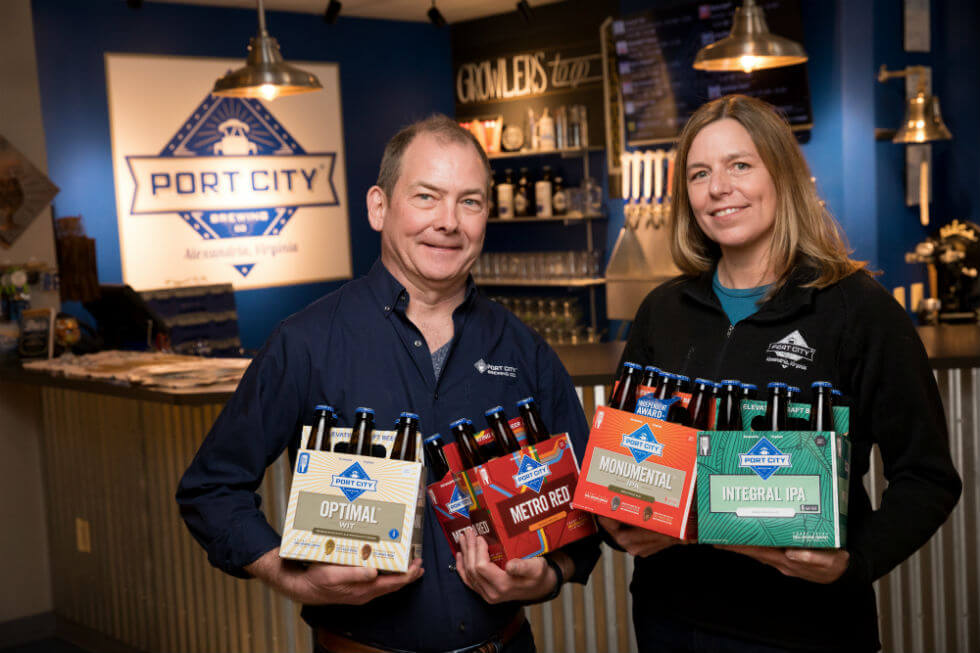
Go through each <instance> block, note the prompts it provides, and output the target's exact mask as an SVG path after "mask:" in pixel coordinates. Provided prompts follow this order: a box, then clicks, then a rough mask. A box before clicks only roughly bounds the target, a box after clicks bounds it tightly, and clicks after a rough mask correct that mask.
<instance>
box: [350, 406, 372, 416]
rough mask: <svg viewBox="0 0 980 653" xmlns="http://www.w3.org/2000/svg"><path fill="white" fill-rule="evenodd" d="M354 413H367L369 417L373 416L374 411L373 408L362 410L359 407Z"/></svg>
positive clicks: (362, 408)
mask: <svg viewBox="0 0 980 653" xmlns="http://www.w3.org/2000/svg"><path fill="white" fill-rule="evenodd" d="M354 412H355V413H368V414H370V415H374V409H373V408H364V407H363V406H361V407H359V408H358V409H357V410H355V411H354Z"/></svg>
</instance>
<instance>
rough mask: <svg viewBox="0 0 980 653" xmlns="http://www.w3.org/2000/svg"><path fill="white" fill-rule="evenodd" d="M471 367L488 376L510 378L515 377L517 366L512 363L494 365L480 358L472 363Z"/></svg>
mask: <svg viewBox="0 0 980 653" xmlns="http://www.w3.org/2000/svg"><path fill="white" fill-rule="evenodd" d="M473 367H475V368H476V371H477V372H479V373H480V374H487V375H489V376H506V377H509V378H512V379H516V378H517V368H516V367H514V366H513V365H496V364H494V363H488V362H486V361H485V360H483V359H482V358H481V359H480V360H478V361H477V362H475V363H473Z"/></svg>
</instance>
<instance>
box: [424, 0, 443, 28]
mask: <svg viewBox="0 0 980 653" xmlns="http://www.w3.org/2000/svg"><path fill="white" fill-rule="evenodd" d="M428 16H429V22H431V23H432V24H433V25H435V26H436V27H445V26H446V19H445V18H443V17H442V12H440V11H439V8H438V7H436V0H432V8H430V9H429V11H428Z"/></svg>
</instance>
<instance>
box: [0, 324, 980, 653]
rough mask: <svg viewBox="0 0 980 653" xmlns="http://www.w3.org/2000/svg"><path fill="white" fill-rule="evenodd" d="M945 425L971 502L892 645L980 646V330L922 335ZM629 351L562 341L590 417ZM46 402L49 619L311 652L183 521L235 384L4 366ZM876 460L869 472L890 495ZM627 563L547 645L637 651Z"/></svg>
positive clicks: (911, 595) (903, 614) (266, 491)
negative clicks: (170, 386) (184, 383)
mask: <svg viewBox="0 0 980 653" xmlns="http://www.w3.org/2000/svg"><path fill="white" fill-rule="evenodd" d="M919 333H920V336H921V338H922V340H923V343H924V344H925V347H926V350H927V352H928V353H929V357H930V360H931V362H932V365H933V367H934V369H935V370H936V377H937V381H938V383H939V386H940V391H941V394H942V397H943V402H944V405H945V406H946V411H947V419H948V421H949V425H950V441H951V448H952V451H953V459H954V463H955V464H956V466H957V468H958V469H959V470H960V472H961V474H962V475H963V478H964V488H965V490H964V495H963V498H962V500H961V501H960V504H959V506H958V507H957V508H956V511H955V512H954V513H953V515H952V517H951V518H950V519H949V521H948V522H947V524H946V525H945V526H944V527H943V529H942V530H941V531H940V532H939V534H937V536H936V537H934V538H933V539H932V540H931V541H930V543H929V544H928V545H927V546H926V547H924V548H923V549H922V550H921V551H920V552H919V553H917V554H916V555H915V556H913V557H912V558H911V559H910V560H908V561H907V562H906V563H904V564H903V565H902V566H900V567H899V568H898V569H896V570H895V571H893V572H892V573H891V574H889V575H888V576H886V577H885V578H883V579H882V580H881V581H879V584H878V603H879V615H880V620H881V636H882V642H883V644H884V646H885V650H887V651H905V650H908V651H917V650H942V651H958V650H962V651H970V650H974V651H975V650H980V626H978V624H977V620H978V617H977V615H978V613H980V609H978V605H977V595H976V587H977V586H978V584H980V583H978V578H980V570H978V568H977V566H976V565H973V564H972V563H969V562H968V561H970V560H976V559H978V558H980V528H978V522H977V519H976V515H977V513H978V511H980V484H978V483H977V482H976V477H977V472H978V468H980V419H978V415H980V383H978V374H980V369H978V368H980V327H978V326H975V325H955V326H953V325H943V326H938V327H922V328H920V329H919ZM623 347H624V343H622V342H617V343H601V344H592V345H576V346H558V347H556V351H557V352H558V354H559V357H560V358H561V360H562V361H563V363H564V364H565V367H566V368H567V369H568V371H569V373H570V374H571V376H572V378H573V380H574V381H575V384H576V387H577V390H578V391H579V393H580V398H581V399H582V403H583V406H584V408H585V411H586V413H587V414H588V415H589V416H590V417H591V414H592V412H593V410H594V407H595V406H596V405H599V404H602V403H605V396H606V392H607V390H608V386H607V385H606V384H607V383H608V382H609V381H610V379H612V377H613V375H614V373H615V371H616V368H617V365H618V362H619V359H620V356H621V354H622V350H623ZM8 383H13V384H18V385H19V386H21V387H20V388H18V390H24V389H25V388H26V389H30V390H32V391H34V392H36V393H38V394H39V395H40V401H39V405H40V406H41V411H42V415H41V419H40V423H41V425H42V432H41V433H40V441H41V454H42V460H43V461H44V462H43V465H42V469H41V470H39V471H40V473H42V475H43V483H44V489H45V499H46V502H47V524H48V537H49V541H50V549H51V559H50V563H51V575H52V579H53V583H52V584H53V597H54V610H55V613H56V615H57V616H58V617H59V618H60V619H63V620H66V621H67V622H69V623H72V624H75V625H80V626H82V627H84V628H87V629H89V630H91V631H96V632H98V633H101V634H102V635H104V636H106V637H108V638H111V639H113V640H116V641H117V643H119V644H121V645H122V646H123V648H125V647H129V648H130V649H132V650H139V651H154V652H155V651H174V650H180V651H189V652H193V651H200V652H211V651H215V652H217V651H229V650H235V651H277V652H278V651H294V650H310V641H309V630H308V628H306V627H305V626H304V625H303V624H302V622H301V621H300V620H299V618H298V608H297V606H295V605H294V604H292V603H291V602H290V601H288V600H287V599H284V598H282V597H279V596H278V595H276V594H274V593H272V592H271V591H269V590H267V589H266V588H265V587H263V586H262V585H261V584H260V583H257V582H245V581H241V580H238V579H234V578H231V577H229V576H226V575H224V574H222V573H220V572H218V571H216V570H215V569H213V568H211V567H210V566H209V565H208V563H207V560H206V556H205V552H204V550H203V549H202V548H201V547H200V546H199V545H198V544H197V543H196V542H194V541H193V539H192V538H191V537H190V535H189V533H188V532H187V530H186V529H185V528H184V526H183V523H182V522H181V521H180V519H179V516H178V514H177V507H176V504H175V502H174V499H173V495H174V490H175V488H176V484H177V481H178V479H179V478H180V475H181V474H182V472H183V470H184V469H185V467H186V465H187V464H188V462H189V461H190V460H191V458H192V457H193V455H194V453H195V452H196V450H197V447H198V446H199V444H200V442H201V441H202V439H203V438H204V436H205V434H206V433H207V431H208V429H209V428H210V426H211V424H212V423H213V422H214V420H215V419H216V417H217V415H218V413H219V412H220V410H221V409H222V407H223V406H224V404H225V402H226V401H227V399H228V397H229V396H230V394H231V392H232V391H233V387H231V386H227V385H226V386H219V387H209V388H206V389H203V390H184V391H164V390H157V389H148V388H143V387H128V386H124V385H119V384H116V383H108V382H103V381H90V380H78V379H68V378H60V377H55V376H51V375H49V374H46V373H39V372H32V371H25V370H23V369H20V368H16V369H14V368H10V367H6V368H0V397H5V396H7V395H10V396H18V393H14V392H11V393H6V392H4V385H5V384H8ZM881 469H882V466H881V463H880V460H879V459H878V458H877V456H875V458H874V459H873V463H872V470H871V473H870V474H869V475H868V478H867V479H866V484H867V485H868V488H869V491H870V493H871V496H872V497H873V500H876V497H878V496H880V494H881V492H882V491H883V490H884V488H885V485H886V483H885V480H884V478H883V475H882V472H881ZM290 472H291V470H290V467H289V464H288V462H287V460H286V457H285V456H283V457H281V458H280V460H279V461H277V462H276V463H275V464H274V465H273V466H272V467H271V468H270V470H269V472H268V473H267V475H266V479H265V482H264V483H263V485H262V487H261V488H260V494H261V495H262V497H263V508H264V510H265V511H266V514H267V516H268V517H269V519H270V522H271V523H272V524H273V525H275V526H277V527H278V526H280V525H281V515H282V514H283V511H284V506H285V503H286V498H287V496H288V483H289V478H290ZM631 572H632V560H631V559H630V558H629V557H627V556H624V555H623V554H620V553H616V552H613V551H611V550H609V549H608V548H604V554H603V558H602V559H601V560H600V563H599V565H598V566H597V567H596V571H595V573H594V574H593V576H592V578H591V579H590V582H589V584H588V585H587V586H586V587H585V588H581V587H578V586H575V587H569V588H566V589H565V590H564V591H563V592H562V594H561V596H559V597H558V598H557V599H555V600H554V601H552V602H550V603H548V604H545V605H539V606H532V607H531V608H528V614H529V617H530V620H531V622H532V627H533V628H534V631H535V636H536V639H537V642H538V648H539V650H541V651H543V652H548V651H600V652H605V653H614V652H618V651H633V650H635V642H634V641H633V637H632V632H631V631H632V624H631V623H629V624H627V623H626V621H625V620H624V619H623V618H622V617H619V616H617V615H629V614H630V606H629V603H630V602H629V595H628V589H627V588H628V584H629V577H630V575H631Z"/></svg>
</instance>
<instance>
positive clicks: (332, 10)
mask: <svg viewBox="0 0 980 653" xmlns="http://www.w3.org/2000/svg"><path fill="white" fill-rule="evenodd" d="M342 7H343V4H341V3H340V2H339V0H330V2H328V3H327V8H326V10H325V11H324V12H323V22H325V23H326V24H327V25H333V24H334V23H336V22H337V16H339V15H340V10H341V8H342Z"/></svg>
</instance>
